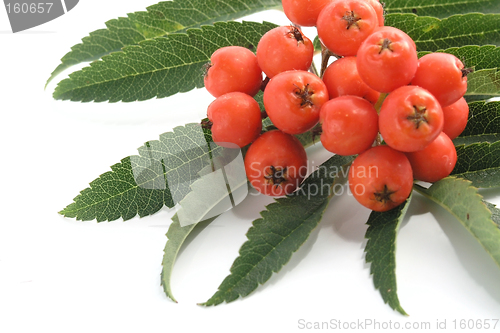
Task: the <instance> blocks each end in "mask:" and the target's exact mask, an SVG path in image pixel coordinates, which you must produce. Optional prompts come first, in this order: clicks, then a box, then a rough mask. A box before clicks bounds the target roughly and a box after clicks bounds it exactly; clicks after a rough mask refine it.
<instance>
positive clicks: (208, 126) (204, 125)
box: [201, 118, 214, 130]
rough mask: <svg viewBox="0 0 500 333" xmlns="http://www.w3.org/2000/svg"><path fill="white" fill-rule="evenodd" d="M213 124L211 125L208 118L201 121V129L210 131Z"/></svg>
mask: <svg viewBox="0 0 500 333" xmlns="http://www.w3.org/2000/svg"><path fill="white" fill-rule="evenodd" d="M213 125H214V123H212V122H211V121H210V120H208V118H205V119H203V120H202V121H201V128H203V129H206V130H211V129H212V126H213Z"/></svg>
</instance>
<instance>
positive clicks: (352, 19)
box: [342, 10, 361, 30]
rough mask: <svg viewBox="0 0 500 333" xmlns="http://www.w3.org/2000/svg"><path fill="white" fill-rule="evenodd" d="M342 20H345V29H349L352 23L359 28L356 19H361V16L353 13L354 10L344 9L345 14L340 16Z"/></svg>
mask: <svg viewBox="0 0 500 333" xmlns="http://www.w3.org/2000/svg"><path fill="white" fill-rule="evenodd" d="M342 20H345V21H347V28H346V29H347V30H349V28H350V27H352V26H353V25H355V26H356V27H357V28H358V29H359V25H358V21H359V20H361V17H357V16H356V15H355V14H354V11H352V10H351V11H346V12H345V15H344V16H342Z"/></svg>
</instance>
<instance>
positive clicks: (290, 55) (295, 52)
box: [257, 26, 314, 78]
mask: <svg viewBox="0 0 500 333" xmlns="http://www.w3.org/2000/svg"><path fill="white" fill-rule="evenodd" d="M313 55H314V46H313V43H312V42H311V40H310V39H309V38H307V37H306V36H305V35H303V34H302V32H301V31H300V29H298V28H296V27H293V26H284V27H277V28H274V29H272V30H269V31H268V32H266V33H265V34H264V36H262V38H261V39H260V41H259V44H258V45H257V60H258V62H259V66H260V68H262V70H263V71H264V73H266V75H267V76H268V77H269V78H272V77H273V76H275V75H276V74H278V73H281V72H284V71H289V70H294V69H297V70H304V71H306V70H308V69H309V67H311V64H312V59H313Z"/></svg>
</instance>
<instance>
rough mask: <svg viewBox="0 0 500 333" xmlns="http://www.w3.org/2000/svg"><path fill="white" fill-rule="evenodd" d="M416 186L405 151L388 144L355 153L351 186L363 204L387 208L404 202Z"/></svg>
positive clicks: (374, 207) (383, 209) (350, 171)
mask: <svg viewBox="0 0 500 333" xmlns="http://www.w3.org/2000/svg"><path fill="white" fill-rule="evenodd" d="M412 187H413V174H412V169H411V166H410V162H408V159H407V158H406V156H405V154H403V153H401V152H398V151H396V150H394V149H392V148H390V147H388V146H378V147H373V148H370V149H368V150H367V151H365V152H364V153H362V154H361V155H359V156H358V157H356V159H355V160H354V162H353V163H352V165H351V170H349V188H350V190H351V192H352V194H353V196H354V198H356V200H357V201H358V202H359V203H360V204H362V205H363V206H365V207H367V208H370V209H372V210H374V211H377V212H385V211H387V210H390V209H392V208H394V207H396V206H399V205H400V204H401V203H403V202H404V201H405V200H406V199H407V198H408V196H409V195H410V192H411V190H412Z"/></svg>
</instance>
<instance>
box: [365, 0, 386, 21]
mask: <svg viewBox="0 0 500 333" xmlns="http://www.w3.org/2000/svg"><path fill="white" fill-rule="evenodd" d="M366 2H368V3H369V4H370V5H371V6H372V7H373V9H375V13H377V19H378V25H379V26H380V27H383V26H384V6H382V4H381V3H380V1H378V0H366Z"/></svg>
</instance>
